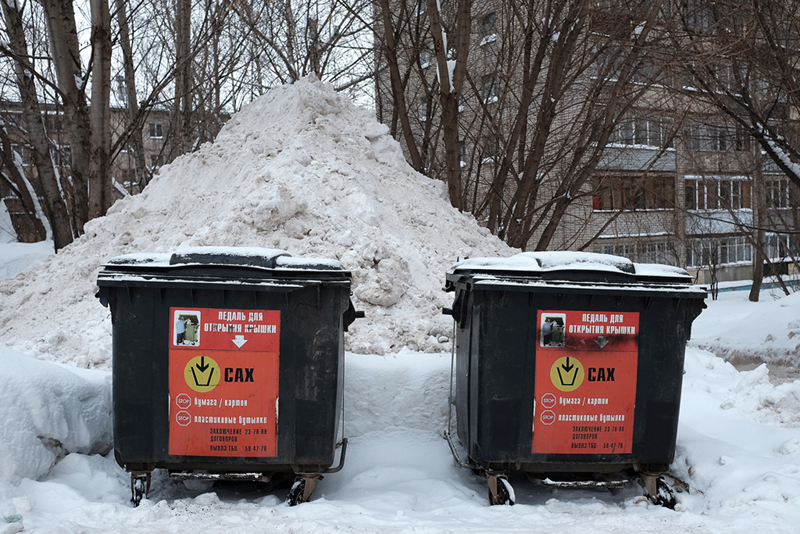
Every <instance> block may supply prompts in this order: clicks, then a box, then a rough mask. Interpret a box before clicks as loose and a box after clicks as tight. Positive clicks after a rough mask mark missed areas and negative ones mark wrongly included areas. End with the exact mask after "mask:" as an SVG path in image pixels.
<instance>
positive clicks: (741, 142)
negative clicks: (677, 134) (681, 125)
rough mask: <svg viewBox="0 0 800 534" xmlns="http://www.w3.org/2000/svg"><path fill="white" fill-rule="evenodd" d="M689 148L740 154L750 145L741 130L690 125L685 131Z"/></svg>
mask: <svg viewBox="0 0 800 534" xmlns="http://www.w3.org/2000/svg"><path fill="white" fill-rule="evenodd" d="M683 133H684V136H685V137H686V143H687V146H688V147H689V148H690V149H692V150H699V151H705V152H712V151H713V152H723V151H728V150H734V151H737V152H740V151H742V150H745V149H746V148H747V145H748V140H747V135H746V133H745V132H744V130H743V129H741V128H728V127H727V126H719V125H709V124H700V123H696V122H695V123H690V124H688V125H687V126H686V128H685V129H684V132H683Z"/></svg>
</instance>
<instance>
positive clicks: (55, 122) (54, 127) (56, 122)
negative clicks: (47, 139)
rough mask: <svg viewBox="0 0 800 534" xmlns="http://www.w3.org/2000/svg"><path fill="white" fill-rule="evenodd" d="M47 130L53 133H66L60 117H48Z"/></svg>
mask: <svg viewBox="0 0 800 534" xmlns="http://www.w3.org/2000/svg"><path fill="white" fill-rule="evenodd" d="M47 129H48V130H50V131H51V132H63V131H64V123H63V122H62V121H61V116H60V115H48V116H47Z"/></svg>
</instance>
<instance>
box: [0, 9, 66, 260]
mask: <svg viewBox="0 0 800 534" xmlns="http://www.w3.org/2000/svg"><path fill="white" fill-rule="evenodd" d="M2 4H3V15H4V17H5V24H6V33H7V34H8V49H7V50H6V51H5V52H6V53H7V54H8V55H10V56H11V57H12V58H13V60H14V61H13V64H14V72H15V75H16V84H17V88H18V90H19V96H20V100H21V102H22V111H23V115H24V117H25V122H26V124H27V130H28V131H27V134H28V138H29V140H30V145H31V149H32V158H33V163H34V165H35V167H36V170H37V172H36V179H37V183H38V185H39V190H40V191H41V193H42V196H43V197H44V208H45V212H46V215H47V218H48V219H49V221H50V226H51V228H52V231H53V243H54V246H55V249H56V251H58V250H60V249H62V248H63V247H65V246H67V245H68V244H69V243H71V242H72V239H73V236H74V234H73V229H72V226H71V224H70V217H69V213H68V211H67V203H66V201H65V199H64V197H63V196H62V189H61V187H60V184H59V182H58V180H59V177H58V172H57V170H56V169H55V167H54V165H53V160H52V158H51V157H50V143H49V141H48V138H47V134H46V132H45V127H44V123H43V115H42V109H41V107H40V105H39V97H38V94H37V92H36V84H35V81H34V75H35V72H36V69H35V68H34V66H33V64H32V62H31V61H30V55H29V51H28V43H27V39H26V37H25V30H24V26H23V22H22V11H21V10H22V9H23V8H24V4H20V3H16V2H15V3H13V4H12V3H10V2H3V3H2Z"/></svg>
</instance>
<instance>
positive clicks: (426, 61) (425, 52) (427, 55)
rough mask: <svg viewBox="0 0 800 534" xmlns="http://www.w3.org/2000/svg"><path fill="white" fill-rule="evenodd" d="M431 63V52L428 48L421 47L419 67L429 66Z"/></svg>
mask: <svg viewBox="0 0 800 534" xmlns="http://www.w3.org/2000/svg"><path fill="white" fill-rule="evenodd" d="M432 63H433V52H431V49H430V48H423V49H422V50H420V52H419V66H420V68H423V69H426V68H428V67H430V66H431V64H432Z"/></svg>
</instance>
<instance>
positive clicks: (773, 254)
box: [764, 234, 797, 261]
mask: <svg viewBox="0 0 800 534" xmlns="http://www.w3.org/2000/svg"><path fill="white" fill-rule="evenodd" d="M796 253H797V251H796V250H794V246H793V245H792V240H791V238H790V237H789V235H787V234H767V235H766V236H764V254H765V255H766V256H767V258H769V260H770V261H785V260H787V259H790V257H791V256H794V255H796Z"/></svg>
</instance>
